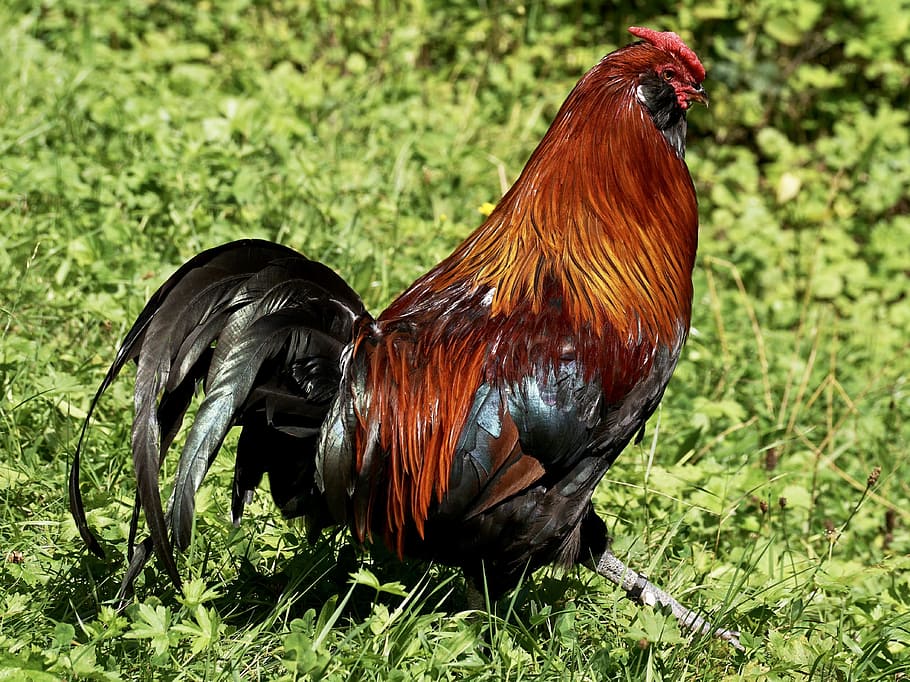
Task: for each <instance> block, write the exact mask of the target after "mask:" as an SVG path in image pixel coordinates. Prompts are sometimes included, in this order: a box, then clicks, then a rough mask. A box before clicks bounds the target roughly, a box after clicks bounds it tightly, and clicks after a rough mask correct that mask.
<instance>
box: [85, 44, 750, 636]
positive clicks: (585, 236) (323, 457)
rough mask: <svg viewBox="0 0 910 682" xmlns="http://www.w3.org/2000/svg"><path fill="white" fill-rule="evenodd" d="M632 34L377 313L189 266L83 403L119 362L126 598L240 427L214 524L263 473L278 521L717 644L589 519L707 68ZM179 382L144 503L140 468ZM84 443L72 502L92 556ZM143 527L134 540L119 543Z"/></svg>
mask: <svg viewBox="0 0 910 682" xmlns="http://www.w3.org/2000/svg"><path fill="white" fill-rule="evenodd" d="M630 32H631V33H632V34H633V35H634V36H635V37H637V38H639V39H640V40H639V41H638V42H635V43H632V44H630V45H628V46H626V47H623V48H621V49H619V50H617V51H615V52H613V53H611V54H609V55H607V56H606V57H604V58H603V59H602V60H601V61H600V62H599V63H598V64H597V65H596V66H594V68H592V69H591V70H590V71H589V72H588V73H587V74H586V75H585V76H584V77H583V78H582V79H581V80H580V81H579V83H578V84H577V86H576V87H575V88H574V89H573V91H572V92H571V94H570V95H569V97H568V99H567V100H566V102H565V103H564V104H563V106H562V108H561V109H560V110H559V112H558V113H557V115H556V118H555V120H554V121H553V124H552V125H551V126H550V129H549V130H548V131H547V134H546V135H545V136H544V138H543V141H542V142H541V143H540V145H539V146H538V147H537V149H536V150H535V152H534V153H533V154H532V155H531V158H530V160H529V161H528V163H527V165H526V166H525V168H524V171H523V172H522V173H521V176H520V177H519V178H518V180H517V181H516V182H515V184H514V186H513V187H512V188H511V189H510V190H509V191H508V193H507V194H506V195H505V196H504V197H503V198H502V200H501V201H500V202H499V205H498V206H497V207H496V209H495V210H494V211H493V212H492V214H491V215H490V216H489V218H488V219H487V220H486V222H484V223H483V225H481V226H480V227H479V228H478V229H477V230H476V231H475V232H474V233H473V234H472V235H471V236H469V237H468V238H467V240H466V241H465V242H464V243H463V244H461V246H459V247H458V248H457V249H456V250H455V252H454V253H453V254H452V255H451V256H449V257H448V258H447V259H446V260H444V261H443V262H442V263H440V264H439V265H437V266H436V267H435V268H433V269H432V270H431V271H430V272H429V273H427V274H426V275H424V276H423V277H421V278H420V279H419V280H417V281H416V282H415V283H414V284H413V285H411V287H410V288H408V289H407V290H406V291H405V292H404V293H403V294H401V296H399V297H398V298H397V299H396V300H395V301H394V302H393V303H392V304H391V305H390V306H389V307H388V309H386V310H385V312H383V313H382V314H381V315H380V316H379V317H378V318H375V319H374V318H373V317H372V316H371V315H370V314H369V313H368V312H367V311H366V310H365V309H364V306H363V304H362V303H361V300H360V298H359V297H358V296H357V294H356V293H355V292H354V291H353V290H352V289H351V288H350V287H349V286H348V285H347V284H346V283H345V282H344V281H343V280H342V279H341V278H340V277H339V276H338V275H336V274H335V273H334V272H332V271H331V270H329V269H328V268H327V267H325V266H324V265H321V264H319V263H315V262H313V261H310V260H308V259H306V258H305V257H303V256H302V255H300V254H298V253H297V252H295V251H292V250H290V249H288V248H285V247H283V246H279V245H277V244H273V243H269V242H264V241H256V240H244V241H238V242H234V243H231V244H226V245H223V246H220V247H218V248H214V249H211V250H209V251H206V252H204V253H201V254H200V255H198V256H196V257H195V258H193V259H192V260H190V261H189V262H188V263H186V264H185V265H184V266H183V267H181V268H180V269H179V270H178V271H177V273H176V274H174V275H173V276H172V277H171V278H170V279H169V280H168V281H167V282H165V283H164V285H163V286H162V287H161V288H160V289H159V290H158V291H157V292H156V293H155V295H154V296H152V298H151V300H150V301H149V302H148V304H147V305H146V307H145V309H144V310H143V311H142V313H141V314H140V316H139V318H138V320H137V321H136V323H135V324H134V325H133V327H132V329H131V330H130V331H129V333H128V334H127V336H126V339H125V340H124V342H123V345H122V346H121V347H120V350H119V352H118V354H117V357H116V359H115V361H114V363H113V365H112V366H111V368H110V370H108V373H107V376H106V377H105V379H104V381H103V383H102V384H101V387H100V388H99V390H98V392H97V394H96V395H95V398H94V401H93V403H92V406H91V408H92V409H91V410H90V411H89V412H90V413H91V411H92V410H93V409H94V407H95V405H96V404H97V401H98V399H99V398H100V396H101V394H102V393H103V392H104V390H105V389H106V388H107V387H108V385H110V383H111V382H112V381H113V379H114V378H115V377H116V376H117V374H118V372H119V371H120V370H121V369H122V368H123V366H124V365H125V364H126V363H127V362H128V361H130V360H135V361H136V363H137V372H136V388H135V408H136V414H135V420H134V422H133V432H132V450H133V464H134V466H135V473H136V480H137V483H138V494H137V498H136V504H135V509H134V513H133V519H132V531H131V537H130V543H129V544H130V548H129V558H130V566H129V568H128V570H127V575H126V578H125V580H124V589H128V588H129V586H130V585H131V583H132V581H133V579H134V578H135V576H136V575H137V573H138V572H139V570H140V569H141V567H142V566H143V565H144V564H145V562H146V560H147V559H148V558H149V556H150V554H151V552H152V551H154V552H155V553H156V554H157V555H158V557H159V559H160V561H161V562H162V563H163V565H164V567H165V568H166V570H167V572H168V574H169V576H170V578H171V579H172V580H173V582H174V583H175V584H177V585H179V584H180V576H179V574H178V571H177V566H176V563H175V559H174V553H173V547H174V546H176V547H177V548H178V549H184V548H186V547H187V545H188V544H189V542H190V531H191V528H192V518H193V513H194V498H195V493H196V491H197V490H198V488H199V486H200V484H201V481H202V479H203V477H204V476H205V474H206V471H207V470H208V468H209V466H210V465H211V463H212V461H213V459H214V457H215V456H216V454H217V452H218V450H219V449H220V446H221V444H222V442H223V440H224V437H225V435H226V434H227V432H228V431H229V430H230V429H231V427H233V426H240V427H242V431H241V434H240V438H239V441H238V444H237V458H236V465H235V470H234V485H233V502H232V510H233V516H234V521H235V523H239V521H240V517H241V514H242V511H243V506H244V503H246V502H247V501H249V499H250V496H251V495H252V493H253V490H254V489H255V488H256V487H257V486H258V484H259V483H260V481H261V479H262V476H263V474H264V473H268V474H269V483H270V486H271V492H272V496H273V498H274V500H275V503H276V504H277V505H278V507H279V508H280V509H281V512H282V513H283V514H284V515H285V516H286V517H298V516H303V517H305V519H306V521H307V524H308V525H309V527H310V528H315V529H320V528H324V527H327V526H331V525H337V524H343V525H346V526H348V527H349V528H350V530H351V532H352V534H353V536H354V538H355V539H356V540H357V542H360V543H367V544H368V543H372V542H376V541H379V540H381V541H382V542H384V543H385V544H386V545H387V546H388V547H389V548H390V549H392V550H393V551H394V552H395V553H397V554H398V555H399V556H400V557H415V558H421V559H427V560H433V561H439V562H442V563H445V564H450V565H454V566H459V567H461V568H462V569H463V571H464V573H465V576H466V578H467V580H468V584H469V586H472V585H473V586H474V587H475V588H480V587H482V586H486V588H487V589H488V591H489V593H490V595H491V596H492V597H494V598H495V597H496V596H498V595H501V594H502V593H503V592H505V591H506V590H509V589H510V588H512V587H514V586H515V585H516V584H517V583H518V582H519V580H520V578H521V576H522V575H523V574H524V573H525V572H530V571H533V570H534V569H536V568H538V567H541V566H544V565H546V564H559V565H562V566H572V565H574V564H579V563H580V564H584V565H586V566H588V567H590V568H593V569H594V570H595V571H597V572H598V573H600V574H601V575H603V576H605V577H607V578H609V579H610V580H612V581H613V582H615V583H617V584H619V585H620V586H621V587H622V588H623V589H624V590H625V591H626V592H627V593H628V594H629V595H630V596H631V597H633V598H635V599H637V600H638V601H640V602H642V603H647V604H656V603H660V604H663V605H664V606H666V607H669V608H670V609H671V610H672V611H673V613H674V614H675V615H676V616H677V617H678V618H679V619H680V621H681V622H682V624H683V625H684V626H686V627H688V628H691V629H693V630H697V631H701V632H705V633H708V632H714V634H716V635H717V636H719V637H722V638H724V639H726V640H728V641H730V642H731V643H733V644H734V645H735V646H737V647H738V646H739V642H738V639H737V635H736V633H735V632H732V631H729V630H725V629H717V630H715V629H714V628H713V627H712V626H711V625H710V624H709V623H707V622H706V621H705V620H704V619H703V618H702V617H701V616H699V615H697V614H695V613H694V612H692V611H690V610H688V609H686V608H685V607H683V606H682V605H680V604H679V603H678V602H677V601H676V600H675V599H673V598H672V597H671V596H670V595H668V594H666V593H665V592H663V591H662V590H660V589H658V588H657V587H655V586H654V585H653V584H652V583H650V582H649V581H648V580H647V579H646V578H644V577H643V576H641V575H640V574H638V573H636V572H635V571H633V570H631V569H629V568H627V567H626V566H625V565H623V564H622V562H620V561H619V560H618V559H617V558H616V557H615V556H614V555H613V554H612V552H611V551H610V540H609V538H608V536H607V532H606V526H605V524H604V522H603V521H602V520H601V519H600V518H599V517H598V516H597V514H596V513H595V511H594V507H593V506H592V503H591V496H592V494H593V492H594V489H595V487H596V486H597V484H598V482H599V481H600V480H601V478H602V477H603V475H604V473H605V472H606V471H607V469H608V468H609V467H610V465H611V464H612V463H613V461H614V460H615V459H616V457H617V456H618V455H619V453H620V452H621V451H622V450H623V448H625V447H626V445H627V444H628V443H629V442H630V441H631V440H632V439H633V438H635V436H636V434H638V433H639V432H640V431H641V430H642V428H643V425H644V423H645V421H646V420H647V419H648V417H649V416H650V415H651V413H652V412H654V410H655V408H656V407H657V405H658V403H659V402H660V400H661V397H662V396H663V393H664V389H665V387H666V385H667V382H668V380H669V379H670V375H671V374H672V373H673V369H674V367H675V365H676V362H677V359H678V358H679V354H680V349H681V348H682V346H683V343H684V341H685V339H686V335H687V332H688V329H689V320H690V313H691V306H692V268H693V264H694V261H695V250H696V241H697V229H698V214H697V209H696V199H695V190H694V187H693V185H692V180H691V178H690V176H689V172H688V169H687V167H686V164H685V162H684V160H683V157H684V152H685V137H686V113H687V111H688V109H689V106H690V105H691V104H692V103H693V102H706V101H707V97H706V95H705V91H704V89H703V88H702V81H703V80H704V78H705V70H704V68H703V67H702V65H701V63H700V62H699V60H698V57H697V56H696V55H695V53H694V52H693V51H692V50H691V49H689V48H688V47H687V46H686V45H685V44H684V43H683V42H682V41H681V40H680V38H679V37H678V36H677V35H676V34H675V33H659V32H656V31H652V30H650V29H645V28H632V29H630ZM200 382H201V383H202V385H203V386H204V389H205V398H204V400H202V401H201V404H200V405H199V408H198V412H197V414H196V416H195V419H194V420H193V422H192V425H191V427H190V429H189V433H188V435H187V438H186V443H185V445H184V447H183V452H182V455H181V458H180V462H179V465H178V470H177V476H176V482H175V485H174V489H173V492H172V493H171V496H170V499H169V500H168V503H167V505H166V506H165V505H163V504H162V501H161V497H160V492H159V478H158V476H159V468H160V466H161V463H162V460H163V459H164V456H165V454H166V452H167V450H168V448H169V446H170V445H171V443H172V441H173V440H174V438H175V435H176V434H177V432H178V431H179V429H180V426H181V423H182V421H183V416H184V413H185V412H186V410H187V408H188V406H189V405H190V402H191V400H192V398H193V395H194V392H195V388H196V386H197V385H198V384H199V383H200ZM87 424H88V419H86V426H87ZM84 435H85V428H83V437H84ZM81 446H82V440H81V439H80V444H79V449H78V450H77V452H76V457H75V461H74V465H73V469H72V472H71V477H70V506H71V509H72V512H73V515H74V516H75V519H76V522H77V525H78V527H79V530H80V532H81V534H82V537H83V538H84V539H85V541H86V543H87V544H88V545H89V546H90V547H91V548H92V550H93V551H95V552H96V553H98V554H103V552H102V550H101V547H100V546H99V544H98V542H97V540H96V539H95V537H94V536H93V534H92V532H91V531H90V529H89V528H88V525H87V523H86V517H85V511H84V509H83V504H82V498H81V495H80V492H79V485H78V478H79V459H80V450H81ZM140 510H142V511H143V512H144V514H145V520H146V523H147V525H148V529H149V536H150V537H149V538H148V539H146V540H145V541H144V542H142V543H139V544H137V543H136V528H137V524H138V519H139V515H140Z"/></svg>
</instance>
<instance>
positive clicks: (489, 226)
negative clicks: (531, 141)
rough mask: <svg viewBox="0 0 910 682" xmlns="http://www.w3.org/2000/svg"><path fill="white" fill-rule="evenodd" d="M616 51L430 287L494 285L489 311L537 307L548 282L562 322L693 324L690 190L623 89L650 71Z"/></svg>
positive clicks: (635, 328)
mask: <svg viewBox="0 0 910 682" xmlns="http://www.w3.org/2000/svg"><path fill="white" fill-rule="evenodd" d="M620 54H621V53H614V54H613V55H610V56H609V57H607V58H605V59H604V60H603V61H602V62H601V63H600V64H599V65H598V66H597V67H595V68H594V69H592V70H591V71H590V72H589V73H588V74H587V75H586V76H585V77H584V78H583V79H582V80H581V81H580V82H579V84H578V85H577V86H576V87H575V89H574V90H573V91H572V93H571V94H570V95H569V97H568V99H567V100H566V102H565V104H564V105H563V106H562V108H561V109H560V111H559V113H558V114H557V116H556V119H555V121H554V123H553V125H552V126H551V127H550V130H549V131H548V132H547V134H546V136H545V137H544V139H543V141H542V142H541V143H540V145H539V146H538V148H537V150H536V151H535V152H534V154H533V155H532V156H531V158H530V160H529V161H528V163H527V165H526V166H525V169H524V171H523V172H522V174H521V176H520V177H519V178H518V180H517V181H516V182H515V184H514V185H513V187H512V189H511V190H509V192H508V193H507V194H506V195H505V196H504V197H503V199H502V201H500V203H499V205H498V206H497V207H496V210H494V211H493V213H492V214H491V215H490V217H489V218H488V219H487V221H486V222H485V223H484V224H483V225H481V226H480V227H479V228H478V229H477V230H476V231H475V232H474V233H473V234H472V235H471V236H470V237H468V239H467V240H466V241H465V242H464V243H463V244H462V245H461V246H460V247H459V248H458V249H457V250H456V251H455V252H454V253H453V254H452V255H451V256H450V257H449V258H447V259H446V260H445V261H443V262H442V263H441V264H440V265H439V266H437V268H436V269H435V270H434V271H432V272H430V273H428V275H427V276H426V278H425V284H426V285H428V286H429V287H431V288H432V289H433V290H436V291H440V290H443V289H445V288H447V287H449V286H458V285H464V284H468V285H469V286H471V285H473V286H475V287H483V288H488V289H493V290H494V294H493V297H492V303H491V311H490V312H491V314H492V315H493V316H496V315H509V314H510V313H511V312H513V311H514V310H515V309H516V307H517V306H519V305H527V303H528V301H530V302H531V310H532V312H539V311H540V310H542V309H543V307H544V306H545V305H546V303H547V301H546V299H545V297H549V296H552V295H553V292H552V291H545V288H544V287H543V286H542V284H543V282H545V281H547V280H551V281H555V282H559V283H561V284H562V288H563V291H562V292H560V293H561V295H562V296H563V300H564V304H565V305H566V306H567V313H568V316H569V318H570V319H575V320H578V321H586V322H589V323H590V324H591V328H592V329H593V330H595V333H596V330H606V329H608V328H609V329H612V330H614V331H613V333H616V332H619V333H620V334H621V335H623V337H624V338H631V337H632V336H635V337H638V336H639V335H640V334H641V335H643V336H644V338H645V339H648V340H650V341H651V342H655V341H657V340H658V339H661V340H663V341H665V342H670V341H671V339H672V338H674V337H675V336H678V333H679V329H680V323H681V322H682V328H684V329H685V328H687V327H688V322H689V317H690V314H691V297H692V283H691V276H692V267H693V264H694V259H695V248H696V242H697V226H698V213H697V206H696V200H695V190H694V188H693V186H692V180H691V178H690V177H689V173H688V170H687V169H686V166H685V163H684V162H683V161H682V160H681V159H679V158H678V157H677V156H676V155H675V153H674V152H673V150H672V149H671V148H670V146H669V144H668V143H667V142H666V140H665V139H664V138H663V136H662V135H661V134H660V133H659V132H658V130H657V129H656V128H655V127H654V125H653V123H652V122H651V121H650V119H649V117H648V114H647V113H646V111H645V110H644V108H643V107H642V106H641V105H639V103H638V102H637V101H635V93H634V91H633V89H632V86H631V85H630V84H632V83H634V82H635V78H634V77H635V76H637V73H636V70H638V72H641V71H644V69H645V68H646V64H636V63H635V62H634V61H633V60H631V59H630V58H629V57H630V55H629V54H626V56H625V57H624V58H623V59H617V58H616V57H617V56H619V55H620ZM416 288H417V289H423V288H424V287H421V286H417V287H416ZM408 293H410V292H408ZM414 293H415V294H416V293H417V292H416V291H415V292H414ZM404 298H405V299H407V298H410V297H409V296H408V295H407V294H406V295H405V296H404ZM398 303H399V302H396V304H394V305H393V308H396V309H398V310H402V311H403V310H405V309H406V308H404V307H399V305H398ZM401 303H402V304H406V303H407V302H406V301H401ZM390 312H391V311H390Z"/></svg>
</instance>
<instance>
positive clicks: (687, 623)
mask: <svg viewBox="0 0 910 682" xmlns="http://www.w3.org/2000/svg"><path fill="white" fill-rule="evenodd" d="M592 563H593V562H592ZM593 569H594V571H595V572H597V573H598V574H599V575H602V576H603V577H604V578H606V579H607V580H609V581H610V582H613V583H615V584H617V585H619V586H620V587H621V588H622V589H624V590H625V591H626V594H627V595H628V597H629V598H630V599H633V600H634V601H637V602H638V603H639V604H645V605H647V606H654V605H655V604H660V605H661V606H663V607H665V608H669V609H670V611H671V613H672V614H673V615H674V616H675V617H676V619H677V620H678V621H679V624H680V626H681V627H683V628H685V629H686V630H689V631H691V632H695V633H700V634H703V635H708V634H713V635H714V636H715V637H717V638H718V639H723V640H725V641H727V642H729V643H730V646H732V647H733V648H734V649H736V650H737V651H745V647H743V645H742V644H741V643H740V641H739V632H737V631H736V630H728V629H726V628H715V627H714V626H713V625H711V623H710V622H708V621H707V620H705V619H704V618H702V617H701V616H700V615H698V614H697V613H695V612H694V611H692V610H690V609H687V608H686V607H685V606H683V605H682V604H680V603H679V602H678V601H676V600H675V599H674V598H673V597H671V596H670V595H669V594H667V593H666V592H664V591H663V590H662V589H660V588H659V587H657V586H656V585H655V584H654V583H652V582H651V581H650V580H648V579H647V578H646V577H645V576H644V575H642V574H641V573H637V572H636V571H634V570H632V569H631V568H629V567H628V566H626V565H625V564H624V563H623V562H622V561H620V560H619V559H617V558H616V555H614V554H613V552H611V551H610V550H609V548H608V549H607V550H606V551H605V552H604V553H603V554H601V556H600V558H599V559H597V561H596V563H593Z"/></svg>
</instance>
